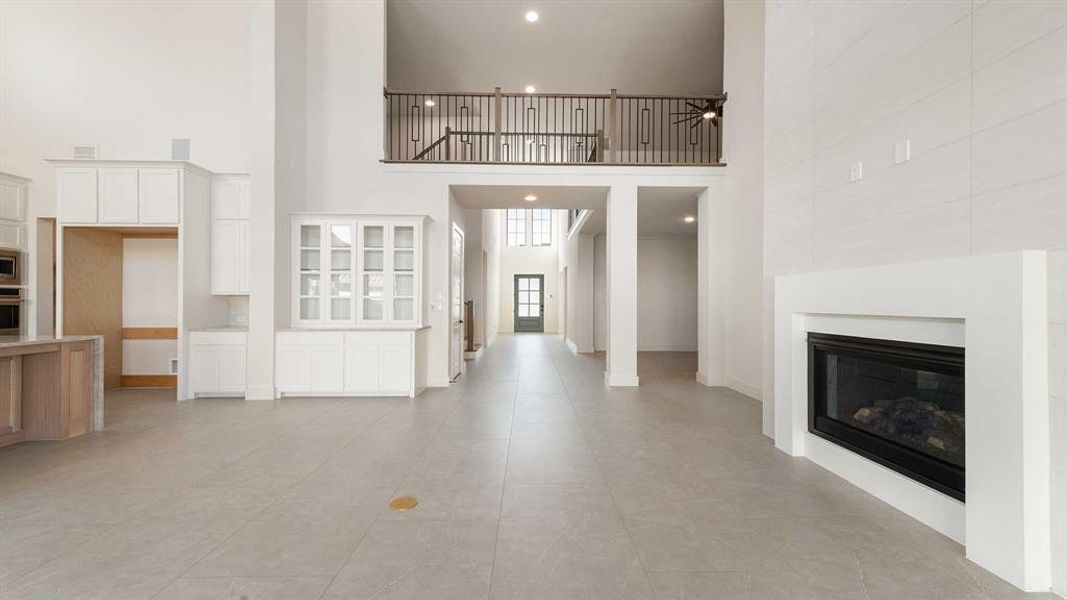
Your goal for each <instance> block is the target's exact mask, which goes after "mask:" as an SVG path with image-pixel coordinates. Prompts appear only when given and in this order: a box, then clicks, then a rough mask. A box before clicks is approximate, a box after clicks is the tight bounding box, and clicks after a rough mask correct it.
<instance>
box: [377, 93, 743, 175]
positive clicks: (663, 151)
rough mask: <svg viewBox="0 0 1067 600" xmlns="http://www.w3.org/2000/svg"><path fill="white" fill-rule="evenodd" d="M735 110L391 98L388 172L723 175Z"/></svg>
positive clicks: (707, 100)
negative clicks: (726, 132)
mask: <svg viewBox="0 0 1067 600" xmlns="http://www.w3.org/2000/svg"><path fill="white" fill-rule="evenodd" d="M725 102H726V95H725V94H721V95H712V96H633V95H625V94H619V93H617V92H616V91H615V90H612V91H611V93H610V94H512V93H504V92H502V91H501V90H500V88H496V90H495V91H493V92H490V93H484V92H470V93H463V92H456V93H453V92H396V91H390V90H385V106H386V140H385V157H386V158H385V162H393V163H465V164H524V165H615V166H619V165H630V166H649V165H663V166H672V165H675V166H677V165H685V166H720V165H721V164H722V162H721V159H722V127H723V105H724V104H725Z"/></svg>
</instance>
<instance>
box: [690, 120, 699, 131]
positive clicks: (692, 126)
mask: <svg viewBox="0 0 1067 600" xmlns="http://www.w3.org/2000/svg"><path fill="white" fill-rule="evenodd" d="M697 125H700V121H696V122H695V123H693V124H692V125H690V126H689V128H690V129H693V128H695V127H696V126H697Z"/></svg>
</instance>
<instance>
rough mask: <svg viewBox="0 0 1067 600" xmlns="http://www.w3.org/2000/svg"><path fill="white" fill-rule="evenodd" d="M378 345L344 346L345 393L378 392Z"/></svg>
mask: <svg viewBox="0 0 1067 600" xmlns="http://www.w3.org/2000/svg"><path fill="white" fill-rule="evenodd" d="M378 360H379V358H378V345H377V344H346V345H345V391H346V392H359V393H371V394H373V393H376V392H377V391H378V370H379V369H378Z"/></svg>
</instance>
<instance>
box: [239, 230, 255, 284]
mask: <svg viewBox="0 0 1067 600" xmlns="http://www.w3.org/2000/svg"><path fill="white" fill-rule="evenodd" d="M248 225H249V222H248V221H247V220H244V219H242V220H240V221H238V222H237V292H238V293H240V294H247V293H248V274H249V268H250V267H249V257H250V256H251V251H252V249H251V245H250V244H249V242H248Z"/></svg>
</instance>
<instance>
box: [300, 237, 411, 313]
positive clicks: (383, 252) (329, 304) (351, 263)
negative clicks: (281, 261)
mask: <svg viewBox="0 0 1067 600" xmlns="http://www.w3.org/2000/svg"><path fill="white" fill-rule="evenodd" d="M425 221H426V217H423V216H345V217H328V218H322V217H310V216H298V217H296V218H294V220H293V240H294V244H293V265H294V267H295V268H294V270H293V324H294V326H296V327H308V328H313V327H351V326H389V327H394V328H396V327H407V328H418V327H420V326H421V325H422V320H423V314H422V313H423V308H422V307H423V303H422V289H423V269H422V246H423V225H424V223H425Z"/></svg>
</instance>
